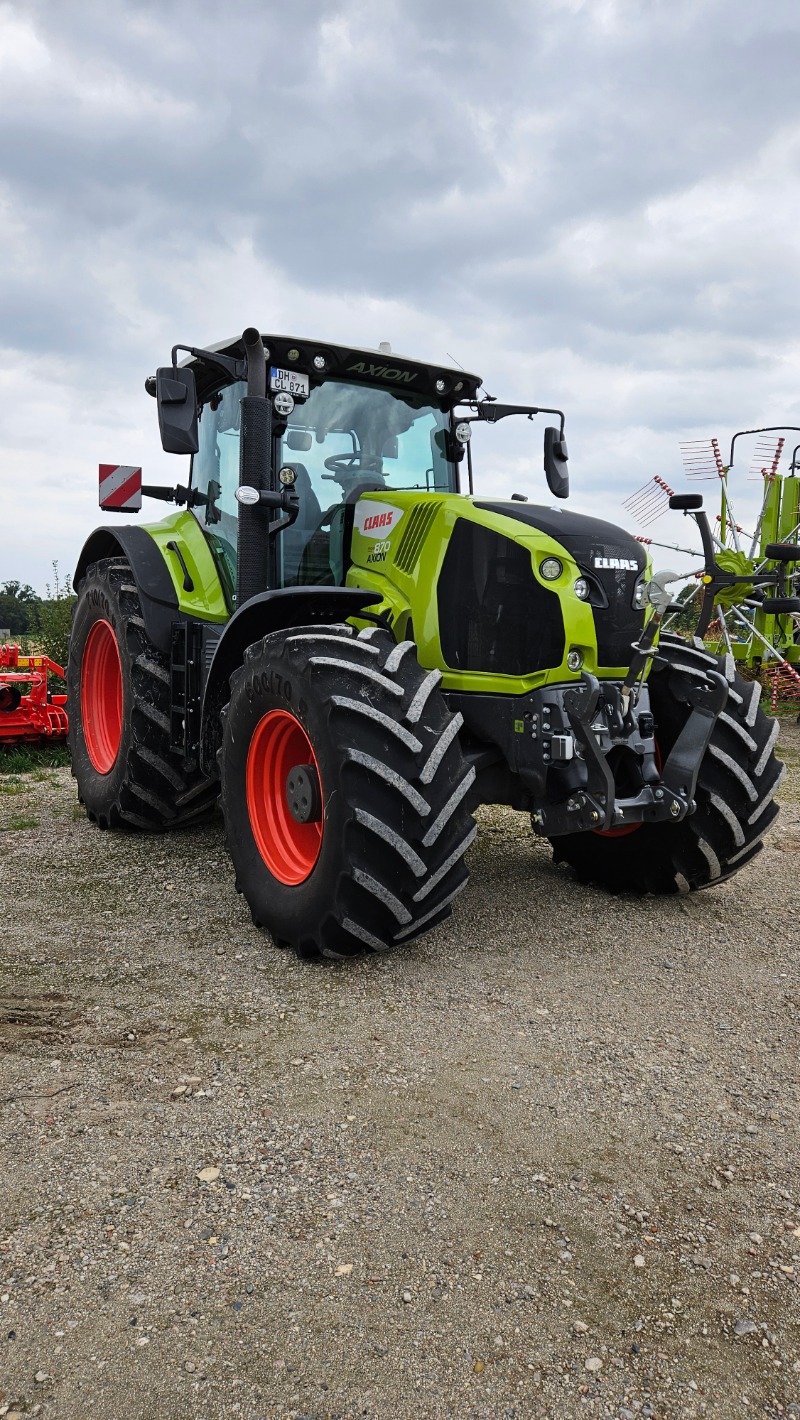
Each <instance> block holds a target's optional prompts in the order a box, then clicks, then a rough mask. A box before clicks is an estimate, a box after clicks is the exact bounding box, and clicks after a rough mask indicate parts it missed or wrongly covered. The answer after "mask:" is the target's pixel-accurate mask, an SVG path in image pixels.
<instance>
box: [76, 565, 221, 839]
mask: <svg viewBox="0 0 800 1420" xmlns="http://www.w3.org/2000/svg"><path fill="white" fill-rule="evenodd" d="M67 705H68V710H69V735H68V743H69V748H70V753H71V755H72V772H73V775H74V776H75V778H76V780H77V782H78V797H79V799H80V801H81V803H82V804H84V805H85V807H86V812H87V814H88V816H89V818H90V819H92V821H93V822H95V823H97V824H98V825H99V826H100V828H138V829H145V830H147V831H148V832H151V833H152V832H159V831H161V830H163V829H166V828H174V827H177V826H179V825H183V824H189V823H193V822H195V821H196V820H197V819H199V818H202V817H204V816H205V815H206V814H207V813H208V812H209V811H210V810H211V809H212V808H213V806H214V801H215V799H216V797H217V793H218V785H217V784H216V782H215V781H211V780H210V779H208V778H207V777H206V776H205V775H204V774H201V773H200V771H199V770H193V771H187V769H186V768H185V766H184V762H183V759H182V758H181V757H180V756H179V755H176V754H174V753H173V752H172V751H171V749H170V747H169V744H170V720H169V714H170V673H169V660H168V658H167V657H166V656H164V655H163V654H162V653H161V651H159V650H158V649H157V647H156V646H154V645H153V642H152V641H151V640H150V638H149V636H148V635H147V631H146V629H145V624H144V620H143V618H142V608H141V602H140V600H139V593H138V590H137V587H136V583H135V580H134V576H133V572H132V571H131V568H130V566H129V564H128V563H127V562H126V561H125V560H124V559H123V558H107V559H105V560H104V561H102V562H95V563H93V564H92V566H90V567H88V568H87V570H86V576H85V577H84V580H83V581H82V582H81V585H80V590H79V592H78V599H77V602H76V604H75V611H74V615H73V621H72V633H71V635H70V643H69V658H68V661H67Z"/></svg>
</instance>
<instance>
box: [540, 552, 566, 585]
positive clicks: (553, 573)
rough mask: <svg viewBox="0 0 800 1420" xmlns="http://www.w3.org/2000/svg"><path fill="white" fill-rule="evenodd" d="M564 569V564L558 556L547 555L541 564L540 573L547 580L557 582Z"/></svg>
mask: <svg viewBox="0 0 800 1420" xmlns="http://www.w3.org/2000/svg"><path fill="white" fill-rule="evenodd" d="M563 571H564V565H563V563H561V562H559V560H558V558H557V557H545V559H544V561H543V562H541V563H540V564H539V573H540V575H541V576H542V577H544V580H545V581H546V582H557V581H558V578H559V577H560V576H561V573H562V572H563Z"/></svg>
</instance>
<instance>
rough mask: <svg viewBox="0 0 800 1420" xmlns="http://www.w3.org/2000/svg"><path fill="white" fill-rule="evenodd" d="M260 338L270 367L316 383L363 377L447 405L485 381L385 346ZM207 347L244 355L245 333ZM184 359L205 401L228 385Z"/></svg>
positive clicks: (214, 373) (192, 360)
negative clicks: (366, 347) (374, 347)
mask: <svg viewBox="0 0 800 1420" xmlns="http://www.w3.org/2000/svg"><path fill="white" fill-rule="evenodd" d="M261 339H262V340H263V342H264V345H265V347H266V357H267V364H268V365H269V366H278V367H279V368H281V369H289V370H300V371H302V372H303V374H306V375H309V376H310V377H311V379H312V380H316V381H318V380H321V379H324V378H328V377H329V376H331V375H334V376H337V377H339V378H340V379H341V378H346V379H348V380H351V381H356V382H357V381H361V382H363V383H364V384H369V385H373V386H377V387H378V388H385V389H392V390H395V391H404V392H408V393H409V394H418V395H422V396H425V397H426V398H427V399H429V400H430V402H431V403H432V404H437V405H439V406H441V407H443V408H447V409H450V408H452V407H453V406H454V405H456V404H460V403H461V402H462V401H463V400H465V399H467V400H468V399H474V398H475V397H476V395H477V392H478V389H479V388H480V385H481V379H480V376H478V375H472V374H469V373H468V372H467V371H466V370H454V369H452V368H451V367H449V366H447V365H431V364H428V363H427V362H425V361H422V360H409V359H408V357H407V356H405V355H395V354H394V353H388V352H387V351H384V350H364V349H360V348H359V347H358V346H351V345H332V344H331V343H330V341H322V340H306V339H304V338H302V337H296V336H290V335H273V334H268V333H265V332H263V331H262V333H261ZM206 348H207V349H208V350H213V351H217V352H219V353H220V354H222V355H232V356H234V357H237V356H242V355H243V354H244V347H243V345H242V339H241V336H234V337H233V338H231V339H229V340H221V341H218V342H217V343H216V344H214V345H209V346H207V347H206ZM315 359H317V360H320V359H321V360H324V361H325V364H324V367H322V368H320V367H319V365H315V363H314V361H315ZM185 363H186V364H188V365H194V367H195V373H196V377H197V392H198V397H199V399H200V402H201V403H202V402H203V401H204V400H205V399H206V398H207V397H208V395H210V394H212V393H213V391H214V390H215V389H219V388H220V386H221V384H222V383H224V379H223V378H221V377H220V371H219V369H215V368H214V367H213V366H212V365H210V364H204V363H203V361H202V360H196V359H195V358H194V357H190V358H189V359H188V360H187V361H186V362H185Z"/></svg>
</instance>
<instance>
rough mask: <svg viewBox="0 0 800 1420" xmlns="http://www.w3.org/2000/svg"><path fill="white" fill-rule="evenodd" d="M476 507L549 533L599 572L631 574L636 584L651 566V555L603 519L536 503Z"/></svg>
mask: <svg viewBox="0 0 800 1420" xmlns="http://www.w3.org/2000/svg"><path fill="white" fill-rule="evenodd" d="M475 507H476V508H482V509H484V510H485V511H486V512H487V513H499V514H500V515H501V516H502V517H504V518H514V519H515V520H516V521H517V522H520V523H526V524H527V525H528V527H531V528H536V529H537V531H538V532H543V533H546V534H547V536H548V537H552V538H554V539H555V541H556V542H560V543H561V546H562V547H564V548H566V549H567V551H568V552H570V553H572V556H573V557H574V558H575V561H576V562H577V563H579V565H580V566H582V567H585V568H586V570H587V571H592V572H595V573H602V572H609V571H617V572H627V573H630V574H631V575H632V576H633V578H634V581H635V580H636V579H637V578H638V577H639V576H640V575H641V573H642V572H643V571H644V569H645V567H646V566H647V552H646V551H645V549H644V547H643V546H642V544H641V543H640V542H637V541H636V539H635V538H634V537H632V536H631V534H630V533H627V532H625V531H624V529H623V528H620V527H617V526H616V524H614V523H606V522H604V521H603V519H602V518H590V517H587V516H586V515H585V514H583V513H573V512H572V511H570V510H568V509H566V508H544V507H539V506H538V505H537V504H535V503H520V502H518V501H517V500H516V499H505V498H504V499H497V500H495V501H492V502H488V501H486V502H485V501H483V500H481V501H480V502H478V501H477V500H476V501H475Z"/></svg>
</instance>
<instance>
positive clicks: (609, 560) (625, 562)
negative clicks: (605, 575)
mask: <svg viewBox="0 0 800 1420" xmlns="http://www.w3.org/2000/svg"><path fill="white" fill-rule="evenodd" d="M594 565H595V567H603V568H607V569H609V570H612V571H614V572H638V571H639V563H638V562H634V561H633V559H632V558H630V557H595V559H594Z"/></svg>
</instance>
